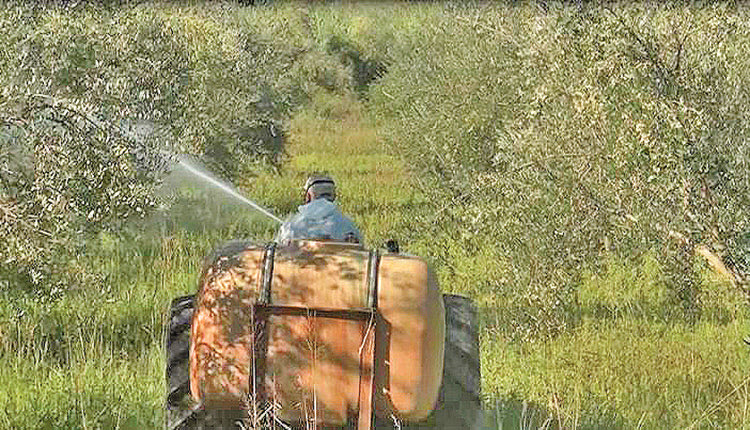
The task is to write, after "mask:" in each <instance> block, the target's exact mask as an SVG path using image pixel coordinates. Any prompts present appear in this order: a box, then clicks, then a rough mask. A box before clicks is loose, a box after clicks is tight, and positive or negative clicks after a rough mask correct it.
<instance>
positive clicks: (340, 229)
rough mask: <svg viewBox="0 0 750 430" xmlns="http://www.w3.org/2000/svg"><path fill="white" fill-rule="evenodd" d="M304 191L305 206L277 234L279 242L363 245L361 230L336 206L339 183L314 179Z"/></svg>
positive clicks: (320, 177)
mask: <svg viewBox="0 0 750 430" xmlns="http://www.w3.org/2000/svg"><path fill="white" fill-rule="evenodd" d="M304 190H305V204H304V205H302V206H299V207H298V208H297V213H296V214H294V215H293V216H292V217H290V218H289V219H288V220H287V221H286V222H284V223H283V224H282V225H281V227H280V228H279V232H278V234H277V235H276V242H277V243H279V244H281V245H287V244H289V242H291V241H292V240H295V239H322V240H333V241H338V242H351V243H362V235H361V234H360V233H359V229H357V227H356V226H355V225H354V223H353V222H352V221H351V220H350V219H349V218H347V217H345V216H344V215H343V214H342V213H341V211H339V208H338V206H337V205H336V204H335V203H334V200H336V184H335V183H334V181H333V179H332V178H331V177H330V176H326V175H315V176H310V177H309V178H307V181H306V182H305V187H304Z"/></svg>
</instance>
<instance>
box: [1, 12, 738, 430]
mask: <svg viewBox="0 0 750 430" xmlns="http://www.w3.org/2000/svg"><path fill="white" fill-rule="evenodd" d="M19 10H20V11H21V12H19ZM99 12H105V13H104V14H103V15H102V14H99ZM19 14H20V15H19ZM102 16H104V17H105V18H106V19H105V18H102ZM0 17H1V18H0V20H2V22H4V23H9V22H11V21H12V20H13V19H15V18H18V17H21V18H23V19H22V20H21V21H18V22H20V24H18V27H13V28H15V29H16V31H15V32H10V33H8V34H6V35H4V36H0V38H3V37H5V39H4V40H6V41H7V42H9V43H7V44H5V45H4V46H12V47H14V48H11V49H7V48H6V49H4V50H3V51H2V56H1V57H0V63H2V64H3V65H13V64H16V62H17V61H19V60H18V58H20V59H21V60H23V61H26V60H29V61H31V59H34V58H36V59H35V60H34V61H40V63H38V64H36V63H35V64H36V65H35V64H31V63H29V64H26V63H24V64H26V65H27V66H28V67H27V69H28V70H22V68H18V67H15V68H13V67H2V68H1V69H0V80H2V81H3V82H16V83H18V82H24V80H25V79H26V78H27V77H29V76H32V75H33V76H36V77H35V80H38V82H41V83H42V84H44V85H48V86H49V87H40V88H42V89H46V90H50V91H51V92H52V93H54V94H55V96H56V97H61V98H65V99H67V100H78V99H77V98H78V97H80V98H82V99H81V100H83V101H82V102H80V103H79V107H81V106H83V107H86V108H87V106H88V107H92V106H93V107H92V109H94V110H96V109H99V107H100V106H105V107H106V106H109V104H110V103H113V104H117V103H120V102H124V105H123V106H120V108H122V109H125V110H127V111H128V112H131V111H132V112H135V113H137V114H142V115H144V116H145V117H146V119H149V121H152V122H154V123H158V122H159V121H160V120H159V119H158V118H156V117H155V116H154V117H152V116H151V115H155V112H157V111H158V112H161V114H160V115H163V116H162V119H164V118H168V121H167V122H169V125H168V126H167V127H166V130H167V131H166V134H167V135H171V138H172V139H174V142H176V147H178V148H183V149H188V150H190V151H191V152H194V153H199V154H203V155H204V156H206V159H210V158H211V157H214V156H216V157H218V158H217V161H221V162H224V161H226V160H228V159H230V158H231V157H230V158H226V157H223V156H222V155H221V154H220V152H221V151H220V149H222V148H223V150H227V154H234V155H235V157H234V158H231V159H233V160H235V161H233V163H235V164H233V166H234V167H232V166H230V165H221V163H219V164H215V166H214V167H215V168H216V169H217V170H218V171H220V172H223V174H225V175H226V176H233V175H232V174H231V172H232V171H233V172H234V178H235V184H237V185H238V187H239V188H240V189H241V190H242V192H243V193H244V194H246V195H248V196H250V197H251V198H252V199H253V200H256V201H257V202H258V203H260V204H261V205H262V206H265V207H268V208H270V209H271V210H272V211H273V212H274V213H276V214H277V215H279V216H282V217H283V216H284V215H286V214H288V213H291V212H294V211H295V210H296V206H297V205H298V204H300V203H301V200H302V191H301V189H300V186H301V184H302V183H303V182H304V179H305V177H306V176H307V175H308V174H310V173H315V172H327V173H329V174H331V175H332V176H334V177H335V178H336V179H337V181H338V186H339V196H340V197H339V203H340V205H341V207H342V209H343V210H344V212H345V213H347V214H349V215H350V216H351V217H352V218H353V219H354V220H355V222H356V223H357V224H358V225H359V226H360V227H361V230H362V232H363V234H364V236H365V242H366V244H367V245H368V246H380V245H382V244H383V243H384V242H385V241H386V240H387V239H391V238H395V239H397V240H399V242H401V245H402V249H404V250H406V251H407V252H411V253H415V254H418V255H422V256H424V257H426V258H427V259H428V260H429V261H431V262H433V263H434V264H435V265H436V268H437V269H438V272H439V273H440V281H441V285H442V287H443V289H444V290H446V291H450V292H457V293H462V294H466V295H469V296H471V297H472V298H473V299H474V300H475V302H476V303H477V304H478V305H479V306H480V310H481V313H480V319H481V323H482V334H481V349H482V372H483V391H484V396H485V401H486V404H487V406H488V410H494V411H495V412H494V413H493V415H494V417H490V418H489V419H488V423H489V425H490V427H493V428H497V427H498V426H499V425H500V424H501V423H506V424H507V425H506V426H505V427H503V428H507V427H508V426H510V427H523V428H535V427H540V426H546V428H555V427H559V428H571V429H573V428H588V429H594V428H654V429H657V428H727V429H730V428H731V429H734V428H750V416H749V415H748V412H750V411H749V410H748V404H750V387H749V386H748V385H749V381H748V379H747V375H748V369H750V351H748V348H747V347H746V346H745V345H744V344H743V343H742V342H741V338H742V337H743V336H744V335H747V334H748V332H749V331H750V322H749V321H748V307H747V297H746V295H744V293H743V292H741V291H740V290H739V289H738V288H737V286H736V285H734V284H732V282H731V280H729V279H726V278H723V277H722V276H721V275H717V274H715V273H714V272H712V271H711V270H710V268H709V267H707V266H706V265H705V262H704V261H703V260H701V259H700V258H697V257H694V256H693V252H692V249H693V246H695V245H697V244H706V245H708V246H710V247H711V248H712V249H713V250H714V251H715V252H716V253H717V254H719V255H721V256H722V257H725V258H727V257H730V256H731V257H735V256H738V255H739V254H738V248H739V245H738V243H739V240H736V239H737V237H739V232H742V231H744V230H746V227H747V209H746V208H747V207H748V206H747V203H748V201H747V199H746V197H747V195H746V192H747V188H744V189H743V186H744V185H743V184H745V185H746V173H747V169H744V167H743V166H746V161H747V159H748V158H747V156H748V154H747V147H746V145H745V143H744V142H745V140H746V137H747V124H748V123H747V121H746V119H745V116H746V115H744V113H745V110H744V109H745V108H744V106H746V105H747V104H746V103H745V100H746V94H745V91H744V90H743V88H745V87H746V85H745V84H746V83H747V76H748V75H747V70H750V69H748V68H747V67H745V64H746V59H747V58H750V57H748V56H747V55H746V54H747V52H746V42H747V41H748V40H750V39H748V37H750V36H749V35H750V31H749V30H748V28H747V24H746V20H745V19H744V18H745V12H744V11H741V10H734V9H731V8H729V7H727V6H715V7H713V6H712V7H706V8H698V7H655V6H651V5H648V6H646V5H636V6H630V5H625V4H616V5H613V6H611V8H610V10H605V9H596V8H588V7H584V9H583V10H582V11H578V10H577V9H567V8H559V7H556V6H555V5H552V8H551V9H550V10H549V11H548V12H547V13H546V14H545V13H544V12H542V10H541V9H539V8H537V7H536V6H534V5H526V4H522V5H518V6H512V7H511V6H502V5H486V4H481V5H480V4H477V5H468V6H464V5H455V4H442V3H438V4H416V5H408V4H393V5H388V6H385V7H383V6H382V5H378V6H377V7H376V6H374V5H369V4H357V5H346V6H343V5H335V6H334V5H330V4H321V5H314V6H303V5H300V4H281V5H275V6H270V7H258V8H244V9H239V8H235V7H234V6H231V7H230V6H229V5H227V4H219V5H215V6H212V5H208V6H205V7H194V6H189V7H182V6H177V5H173V4H156V5H149V4H145V5H141V6H138V7H134V8H130V9H127V8H124V9H115V10H106V11H100V10H95V9H88V10H83V11H69V10H63V9H55V8H53V9H50V10H46V11H38V12H36V13H35V14H32V15H28V14H26V12H24V10H21V9H5V10H3V11H1V12H0ZM108 20H111V21H108ZM14 22H15V21H14ZM24 26H25V27H24ZM34 28H35V29H36V31H35V32H34V31H32V29H34ZM639 39H640V40H639ZM31 42H34V43H38V44H40V46H42V47H43V49H42V50H41V51H42V52H47V53H48V54H49V55H48V56H42V57H35V56H33V55H32V56H30V57H29V56H26V57H25V56H23V55H19V56H18V57H17V56H16V54H17V53H19V52H20V53H21V54H23V52H26V51H24V49H25V48H23V47H24V46H26V45H25V44H26V43H31ZM32 45H33V44H32ZM34 46H36V45H34ZM169 47H171V48H169ZM167 48H169V49H167ZM118 50H123V52H125V54H126V55H125V58H126V59H128V61H123V62H121V63H117V62H116V59H117V56H118V55H119V54H117V55H116V53H117V52H119V51H118ZM91 52H94V53H95V54H96V55H92V54H91ZM677 53H680V58H681V60H680V67H679V69H677V68H676V56H675V55H676V54H677ZM53 54H55V55H53ZM57 54H59V55H57ZM24 55H26V54H24ZM29 55H30V54H29ZM97 58H99V59H101V58H103V59H105V60H106V61H112V62H115V63H116V64H115V63H113V65H112V67H110V68H105V69H99V68H98V67H99V66H98V65H97V63H96V61H97ZM24 59H26V60H24ZM92 61H93V63H92ZM151 63H153V64H154V65H156V66H157V67H150V66H149V65H150V64H151ZM363 67H364V68H367V67H372V70H374V71H378V73H379V74H380V75H382V76H380V77H377V76H378V75H377V74H376V75H372V74H368V73H361V74H358V73H357V70H359V71H362V70H363V69H362V68H363ZM383 67H385V69H383ZM384 70H385V71H384ZM98 71H105V72H106V73H104V74H103V75H100V74H99V73H98ZM138 76H140V77H141V78H142V79H140V80H139V78H138ZM183 76H187V78H186V79H184V78H183ZM243 76H251V77H252V79H250V78H248V79H247V80H246V81H245V80H243V78H242V77H243ZM373 76H375V77H376V79H375V80H371V79H372V77H373ZM359 77H365V78H366V79H363V80H358V78H359ZM35 82H36V81H35ZM108 83H109V84H108ZM162 84H164V85H162ZM107 85H109V86H107ZM3 88H4V92H3V93H2V94H3V96H2V97H3V98H2V99H0V110H2V109H6V108H7V107H8V106H11V105H12V104H13V103H15V102H17V101H18V100H20V99H21V98H23V97H25V96H27V95H28V94H27V93H14V92H13V91H11V92H10V93H9V92H8V91H9V90H8V88H12V87H10V86H4V87H3ZM139 88H140V89H144V91H148V92H149V95H148V97H145V96H144V97H141V95H140V93H139V92H138V89H139ZM236 89H239V90H238V91H237V92H236V93H235V92H233V91H234V90H236ZM86 90H92V91H94V93H93V94H94V95H97V97H99V95H101V96H102V98H101V100H105V103H103V104H101V105H99V104H97V103H98V101H101V100H100V99H96V100H94V99H92V100H89V98H87V97H89V96H90V94H89V95H87V93H86ZM118 106H119V105H118ZM266 108H267V109H266ZM87 109H88V108H87ZM6 110H7V109H6ZM105 110H106V109H105ZM4 112H5V111H4ZM102 112H103V111H102ZM6 113H7V112H6ZM113 118H114V117H113ZM268 124H272V125H273V126H274V127H276V126H278V127H279V130H281V131H282V132H283V135H284V136H285V137H284V145H285V146H284V151H283V152H265V153H264V152H263V148H264V147H262V145H260V146H257V147H256V146H253V145H254V144H253V143H252V142H256V140H254V139H256V138H261V137H263V136H260V135H256V134H254V133H255V131H258V130H259V129H258V130H256V129H255V126H256V125H268ZM240 129H243V130H246V131H248V130H249V131H248V133H249V134H243V133H240V132H239V130H240ZM253 130H255V131H253ZM250 131H252V133H250ZM259 136H260V137H259ZM2 142H4V141H0V143H2ZM214 143H215V145H214ZM245 144H247V145H249V147H252V148H255V149H259V150H260V152H252V151H251V152H248V153H243V152H242V151H244V150H245V149H247V148H246V146H243V145H245ZM211 148H213V149H211ZM232 151H237V152H232ZM253 151H254V149H253ZM691 151H692V152H691ZM227 154H225V155H227ZM242 154H245V155H242ZM258 154H260V156H261V158H262V156H263V154H266V155H269V156H271V157H272V158H273V160H272V161H273V162H272V163H267V162H266V161H258V159H257V158H255V156H256V155H258ZM3 156H4V154H0V161H3V160H4V158H3ZM274 157H276V158H274ZM274 163H275V165H273V164H274ZM743 169H744V170H743ZM0 191H2V192H5V190H2V189H0ZM0 196H2V197H3V199H4V198H5V195H0ZM4 201H5V200H3V201H0V203H3V202H4ZM226 206H227V205H226V202H206V200H205V197H204V196H202V195H201V192H200V191H199V190H192V191H189V192H187V193H184V194H183V195H182V198H181V200H178V201H177V202H175V204H174V205H173V206H172V209H171V212H166V213H164V214H163V215H162V216H157V215H154V216H153V218H148V219H147V220H146V221H142V222H140V223H134V224H127V223H123V224H117V225H116V227H117V228H115V227H112V228H108V229H104V230H96V229H95V230H93V231H91V232H90V233H89V234H88V235H87V236H86V237H85V240H82V241H81V243H80V247H79V248H76V249H77V252H76V253H75V254H67V255H66V256H65V258H60V259H55V258H48V259H47V260H45V261H46V264H47V265H48V267H50V268H51V269H50V270H51V271H52V272H51V273H53V272H54V271H58V272H61V273H65V274H66V276H67V277H68V279H71V280H72V281H71V282H69V283H68V284H67V286H66V287H65V288H62V287H59V286H58V287H57V288H53V287H54V285H49V287H50V288H48V289H46V290H44V291H41V290H39V289H35V288H33V286H32V287H30V286H29V285H28V284H23V283H16V282H14V281H13V280H12V279H10V278H3V279H2V281H0V282H2V284H0V286H1V287H2V290H0V364H2V365H1V366H0V387H3V388H2V389H0V428H29V429H31V428H50V429H51V428H80V429H93V428H133V429H135V428H159V427H160V426H161V425H162V423H163V415H162V405H163V400H164V393H165V386H164V373H163V372H164V352H163V350H162V341H163V333H162V330H163V325H164V322H165V318H166V312H167V306H168V303H169V302H170V300H171V299H172V298H174V297H176V296H178V295H182V294H190V293H192V292H194V291H195V287H196V283H197V276H198V272H199V270H200V266H201V262H202V259H203V257H204V256H205V255H207V254H208V253H209V252H210V251H211V250H212V249H213V248H215V247H216V246H217V245H219V244H220V243H221V242H223V241H226V240H229V239H235V238H251V239H255V240H269V239H271V238H272V237H273V234H274V227H275V226H274V225H272V224H271V223H268V222H266V221H263V220H261V219H259V218H255V217H253V216H250V215H248V214H247V212H244V211H242V210H236V209H231V208H227V207H226ZM733 222H734V224H732V223H733ZM714 227H717V228H716V229H715V228H714ZM670 230H672V231H674V232H676V233H679V235H671V236H670V234H669V231H670ZM714 230H716V232H714ZM675 237H676V238H677V240H676V239H674V238H675ZM680 237H682V238H683V239H684V241H683V239H680ZM722 246H723V248H722ZM735 260H736V261H737V262H740V261H741V258H736V259H735ZM29 261H30V262H31V263H30V264H32V263H34V261H35V260H34V259H33V258H30V259H29ZM40 263H41V260H40ZM34 264H35V263H34ZM32 265H33V264H32ZM45 285H46V284H45ZM55 285H57V284H55ZM516 409H517V410H516ZM524 411H525V412H524ZM514 417H515V418H514Z"/></svg>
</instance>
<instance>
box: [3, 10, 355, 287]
mask: <svg viewBox="0 0 750 430" xmlns="http://www.w3.org/2000/svg"><path fill="white" fill-rule="evenodd" d="M227 8H230V9H231V8H235V6H233V5H232V4H229V3H225V4H219V5H216V6H214V7H206V8H191V7H189V6H188V7H180V6H176V5H169V4H165V5H151V6H142V5H141V6H136V7H132V8H121V9H110V8H107V7H105V6H97V5H86V6H83V7H77V8H64V7H63V6H46V7H33V6H23V5H18V6H10V7H8V8H6V9H3V10H2V11H0V25H2V28H4V29H7V31H5V32H3V34H2V35H0V46H2V48H1V49H2V51H0V88H2V90H1V91H2V93H1V94H2V95H1V96H0V208H2V215H1V216H2V218H0V230H1V231H2V233H4V235H3V241H4V244H3V245H4V246H2V247H1V248H2V250H0V258H2V259H3V261H5V262H6V263H4V265H3V269H2V271H3V273H1V274H0V276H2V277H3V278H4V279H10V278H12V279H13V281H12V283H13V284H19V283H20V284H26V285H30V286H32V287H33V288H34V289H38V288H41V286H42V284H44V285H46V287H45V288H47V289H49V288H51V287H49V286H50V285H52V284H54V283H55V282H56V281H55V282H53V281H52V280H51V279H52V278H54V276H53V272H54V273H57V274H58V275H60V277H61V279H62V278H65V276H67V275H63V274H64V272H66V269H64V268H63V266H65V264H66V263H65V262H66V261H70V257H72V256H74V253H73V254H71V253H70V251H69V250H68V248H69V247H70V246H71V244H78V245H77V246H81V247H82V246H84V241H83V238H84V236H85V234H86V233H87V232H93V231H96V230H99V229H102V228H104V229H110V230H113V231H116V230H117V229H118V228H119V226H121V225H122V223H123V222H125V221H126V220H127V219H128V218H131V217H134V216H136V217H138V216H143V215H145V214H146V213H148V212H149V211H150V210H151V209H152V208H154V207H155V206H156V205H157V197H156V195H155V194H154V188H155V185H157V184H158V182H159V181H160V175H159V174H160V173H164V171H165V170H167V169H168V167H169V166H168V164H169V162H170V156H169V154H171V153H175V152H184V153H189V154H193V155H197V156H199V157H200V158H202V159H203V160H204V162H205V163H206V164H207V165H208V166H209V167H210V168H211V169H212V170H214V171H216V172H217V173H219V174H220V175H221V176H223V177H224V178H225V179H228V180H230V181H232V180H237V179H241V178H246V177H248V176H252V175H253V174H254V172H256V171H258V170H259V169H267V168H278V167H279V165H280V162H281V160H282V156H283V145H284V135H285V127H286V126H285V121H286V120H287V118H288V116H289V115H290V114H291V112H292V109H293V108H294V107H295V106H298V105H299V104H300V103H303V102H305V100H306V99H307V98H308V97H309V96H310V94H311V93H312V92H314V91H319V90H320V88H321V85H322V82H321V77H323V76H326V77H327V78H328V81H327V85H326V86H327V88H329V90H331V91H341V92H344V91H348V90H349V88H350V87H349V85H350V80H349V79H348V78H347V74H346V72H345V69H344V68H343V66H342V65H341V64H340V62H339V61H338V60H337V59H336V58H334V57H333V56H331V55H328V54H326V53H325V52H324V51H323V49H322V48H318V47H317V46H316V45H314V44H312V43H310V42H309V40H308V37H307V36H306V35H305V34H304V25H303V22H302V20H303V15H302V13H301V12H300V11H299V10H297V9H296V8H295V7H294V6H288V7H283V6H282V7H278V8H275V7H273V8H263V9H242V10H240V9H234V12H235V13H232V14H227V13H226V11H227V10H226V9H227ZM55 259H58V260H59V262H57V263H56V262H55ZM42 274H44V275H42ZM69 281H72V280H69ZM60 282H62V283H63V284H65V283H67V282H68V281H60ZM61 285H62V284H61Z"/></svg>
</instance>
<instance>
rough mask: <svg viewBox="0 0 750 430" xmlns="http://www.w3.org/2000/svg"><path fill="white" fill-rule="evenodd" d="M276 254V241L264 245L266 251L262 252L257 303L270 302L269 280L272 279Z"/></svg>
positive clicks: (264, 303)
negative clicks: (261, 276)
mask: <svg viewBox="0 0 750 430" xmlns="http://www.w3.org/2000/svg"><path fill="white" fill-rule="evenodd" d="M275 255H276V242H271V243H269V244H268V245H266V252H265V254H263V278H262V280H261V282H262V283H261V285H260V297H259V298H258V304H259V305H268V304H269V303H271V281H272V280H273V260H274V256H275Z"/></svg>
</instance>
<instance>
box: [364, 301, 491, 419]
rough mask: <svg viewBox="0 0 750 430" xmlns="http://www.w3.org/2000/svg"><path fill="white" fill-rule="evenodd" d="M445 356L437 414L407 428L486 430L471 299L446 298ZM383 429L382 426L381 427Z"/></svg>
mask: <svg viewBox="0 0 750 430" xmlns="http://www.w3.org/2000/svg"><path fill="white" fill-rule="evenodd" d="M443 303H444V304H445V354H444V362H443V383H442V385H441V386H440V392H439V394H438V401H437V405H436V406H435V411H434V412H433V413H432V414H431V415H430V416H429V417H427V418H426V419H425V420H424V421H422V422H419V423H413V424H408V425H403V426H394V427H396V428H399V427H400V428H403V429H411V430H415V429H470V430H473V429H479V428H482V427H483V419H484V416H483V413H482V399H481V391H480V390H481V371H480V361H479V336H478V329H479V327H478V323H477V311H476V308H475V307H474V305H473V304H472V302H471V300H469V299H468V298H466V297H462V296H456V295H452V294H444V295H443ZM378 428H380V427H378Z"/></svg>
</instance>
